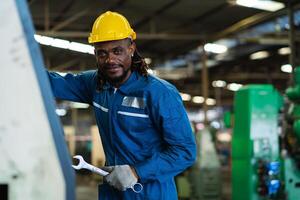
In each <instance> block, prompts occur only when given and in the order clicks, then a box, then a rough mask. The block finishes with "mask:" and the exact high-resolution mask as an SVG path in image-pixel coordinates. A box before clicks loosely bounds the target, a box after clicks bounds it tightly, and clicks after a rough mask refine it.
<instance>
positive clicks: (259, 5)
mask: <svg viewBox="0 0 300 200" xmlns="http://www.w3.org/2000/svg"><path fill="white" fill-rule="evenodd" d="M236 4H237V5H240V6H245V7H249V8H256V9H260V10H266V11H271V12H275V11H277V10H280V9H282V8H284V4H283V3H280V2H275V1H271V0H236Z"/></svg>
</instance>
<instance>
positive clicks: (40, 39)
mask: <svg viewBox="0 0 300 200" xmlns="http://www.w3.org/2000/svg"><path fill="white" fill-rule="evenodd" d="M34 39H35V40H36V41H37V42H38V43H40V44H43V45H47V46H50V45H51V44H52V43H53V41H54V38H52V37H47V36H41V35H34Z"/></svg>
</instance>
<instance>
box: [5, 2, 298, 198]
mask: <svg viewBox="0 0 300 200" xmlns="http://www.w3.org/2000/svg"><path fill="white" fill-rule="evenodd" d="M106 11H114V12H118V13H121V14H122V15H123V16H125V17H126V19H128V21H129V23H130V25H131V27H132V29H133V30H134V31H135V32H136V40H135V43H136V47H137V49H138V51H139V53H140V54H141V55H142V57H144V58H145V62H146V63H147V64H148V66H149V67H150V68H149V69H148V73H149V74H151V75H153V76H156V77H159V78H160V79H163V80H166V81H168V82H169V83H171V84H173V85H174V86H175V87H176V88H177V90H178V91H179V92H180V96H181V99H182V102H183V105H184V107H185V109H186V112H187V115H188V118H189V121H190V125H191V127H192V130H193V134H194V137H195V141H196V145H197V158H196V161H195V163H194V164H193V165H192V166H191V167H189V168H187V169H186V170H184V171H183V172H182V173H179V174H177V175H176V176H175V178H174V180H175V183H176V188H177V194H178V199H179V200H299V199H300V1H299V0H201V1H196V0H151V1H146V0H139V1H136V0H97V1H95V0H65V1H61V0H1V2H0V22H1V23H0V24H1V28H0V36H1V37H0V41H1V42H0V45H1V48H0V52H1V53H0V57H1V67H0V72H1V73H0V77H1V78H0V91H1V94H0V95H1V103H0V113H1V115H0V156H1V159H0V200H21V199H22V200H48V199H49V200H63V199H65V200H92V199H98V185H99V184H101V183H102V182H103V176H105V175H106V174H105V172H103V171H101V169H98V168H101V167H102V166H104V164H105V161H106V160H105V151H104V149H103V146H102V142H101V138H100V135H99V130H98V127H97V125H96V120H95V115H94V112H93V105H89V104H85V103H77V102H70V101H65V100H60V99H55V98H54V97H53V94H52V92H51V88H50V83H49V80H48V77H47V75H46V73H45V69H46V70H48V71H51V72H57V73H58V74H60V75H62V76H64V75H65V74H66V73H73V74H78V73H81V72H82V71H88V70H95V69H97V64H96V59H95V55H94V47H93V45H91V44H89V43H88V37H89V36H90V33H91V31H92V26H93V23H94V21H95V20H96V18H97V17H98V16H99V15H100V14H102V13H104V12H106ZM78 155H80V156H79V157H78ZM74 156H75V158H74ZM76 156H77V157H76ZM81 159H82V160H81ZM81 162H82V163H81ZM83 162H84V163H83ZM79 164H82V165H84V167H83V168H85V169H81V168H80V170H77V169H76V168H75V169H74V166H75V165H78V166H79ZM72 165H73V167H72ZM81 167H82V166H81ZM106 173H107V172H106ZM103 174H104V175H103Z"/></svg>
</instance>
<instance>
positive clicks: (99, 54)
mask: <svg viewBox="0 0 300 200" xmlns="http://www.w3.org/2000/svg"><path fill="white" fill-rule="evenodd" d="M97 56H98V57H101V58H103V57H106V56H107V53H105V52H104V51H98V52H97Z"/></svg>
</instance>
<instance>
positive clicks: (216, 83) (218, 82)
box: [212, 80, 226, 88]
mask: <svg viewBox="0 0 300 200" xmlns="http://www.w3.org/2000/svg"><path fill="white" fill-rule="evenodd" d="M212 86H213V87H218V88H221V87H225V86H226V82H225V81H222V80H216V81H213V82H212Z"/></svg>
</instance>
